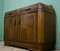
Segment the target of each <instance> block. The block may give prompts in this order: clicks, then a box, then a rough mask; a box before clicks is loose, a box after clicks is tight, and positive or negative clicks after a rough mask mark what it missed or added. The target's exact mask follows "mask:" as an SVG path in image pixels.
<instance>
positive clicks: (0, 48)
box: [0, 41, 60, 51]
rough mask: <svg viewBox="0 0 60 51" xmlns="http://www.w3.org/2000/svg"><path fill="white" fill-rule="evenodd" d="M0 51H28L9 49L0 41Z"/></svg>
mask: <svg viewBox="0 0 60 51" xmlns="http://www.w3.org/2000/svg"><path fill="white" fill-rule="evenodd" d="M0 51H29V50H25V49H21V48H16V47H11V46H4V42H2V41H0ZM53 51H60V50H53Z"/></svg>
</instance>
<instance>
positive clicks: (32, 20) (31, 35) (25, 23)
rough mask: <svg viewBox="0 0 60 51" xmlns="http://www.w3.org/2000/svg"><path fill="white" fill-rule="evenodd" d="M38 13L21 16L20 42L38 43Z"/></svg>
mask: <svg viewBox="0 0 60 51" xmlns="http://www.w3.org/2000/svg"><path fill="white" fill-rule="evenodd" d="M36 16H37V15H36V13H31V14H24V15H21V32H20V42H27V43H36Z"/></svg>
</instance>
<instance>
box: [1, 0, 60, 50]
mask: <svg viewBox="0 0 60 51" xmlns="http://www.w3.org/2000/svg"><path fill="white" fill-rule="evenodd" d="M38 2H42V3H45V4H51V5H53V7H54V8H55V11H56V15H57V18H56V37H57V38H56V48H57V49H60V5H59V2H60V0H4V13H5V12H7V11H10V10H14V9H17V8H21V7H25V6H28V5H31V4H34V3H38ZM1 27H2V25H1ZM1 27H0V28H1ZM0 30H1V29H0ZM0 32H1V31H0Z"/></svg>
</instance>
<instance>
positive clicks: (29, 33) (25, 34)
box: [4, 3, 56, 51]
mask: <svg viewBox="0 0 60 51" xmlns="http://www.w3.org/2000/svg"><path fill="white" fill-rule="evenodd" d="M55 17H56V16H55V11H54V9H53V7H52V6H48V5H45V4H42V3H37V4H33V5H31V6H27V7H24V8H21V9H17V10H14V11H10V12H7V13H6V14H5V18H4V42H5V45H11V46H17V47H21V48H26V49H29V50H33V51H37V50H41V51H44V50H46V49H49V50H51V49H54V46H55V38H56V29H55V27H56V25H55V24H56V18H55Z"/></svg>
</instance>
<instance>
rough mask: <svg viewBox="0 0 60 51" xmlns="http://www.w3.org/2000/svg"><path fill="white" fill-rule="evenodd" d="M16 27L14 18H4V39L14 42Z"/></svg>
mask: <svg viewBox="0 0 60 51" xmlns="http://www.w3.org/2000/svg"><path fill="white" fill-rule="evenodd" d="M15 25H16V21H15V17H5V19H4V39H5V40H6V41H14V26H15Z"/></svg>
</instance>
